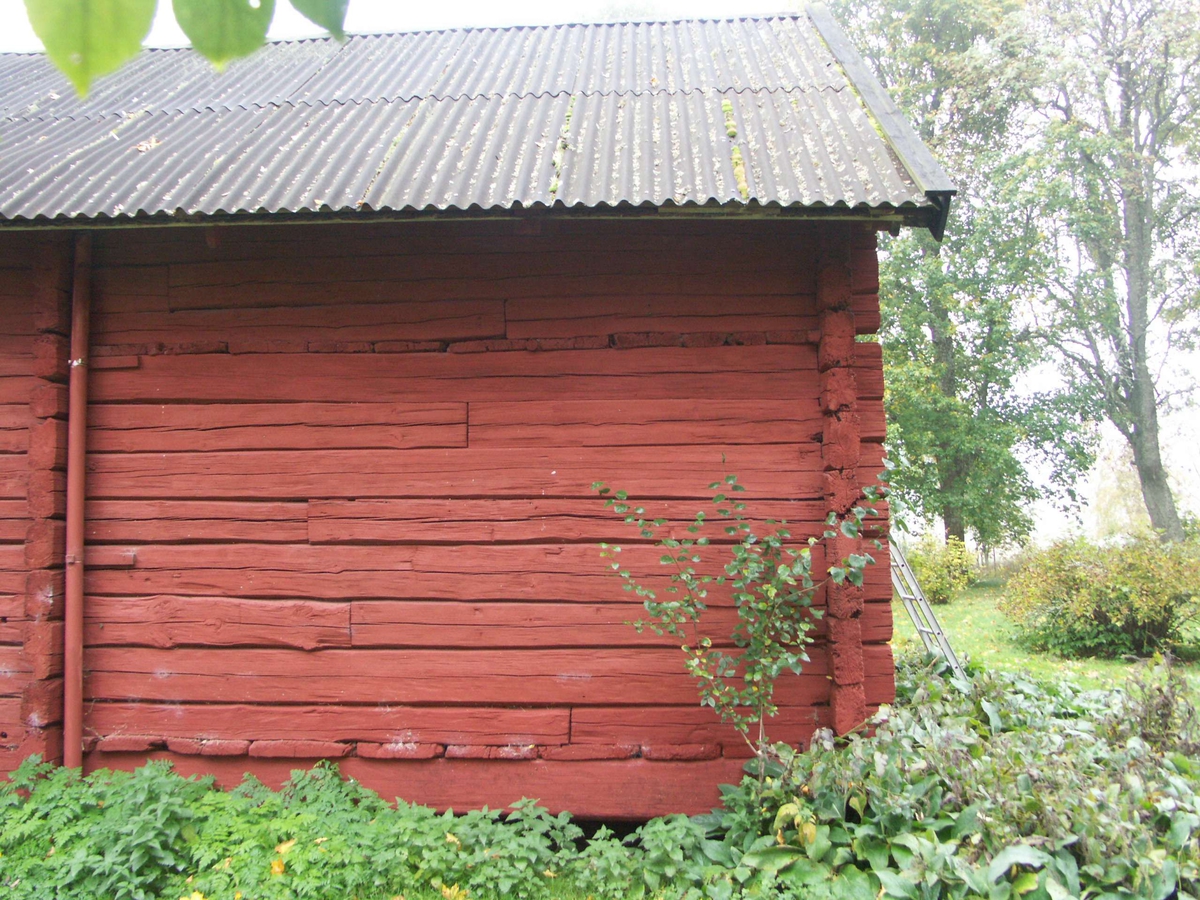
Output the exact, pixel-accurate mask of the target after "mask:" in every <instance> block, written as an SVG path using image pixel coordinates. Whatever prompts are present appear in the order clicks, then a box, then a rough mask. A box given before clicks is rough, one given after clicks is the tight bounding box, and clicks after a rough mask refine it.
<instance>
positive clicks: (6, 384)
mask: <svg viewBox="0 0 1200 900" xmlns="http://www.w3.org/2000/svg"><path fill="white" fill-rule="evenodd" d="M44 383H45V382H43V381H42V379H40V378H34V377H33V376H27V375H0V405H4V404H20V403H28V402H29V397H30V394H31V393H32V392H33V390H34V389H35V388H37V387H38V386H40V385H42V384H44Z"/></svg>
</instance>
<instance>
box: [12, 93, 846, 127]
mask: <svg viewBox="0 0 1200 900" xmlns="http://www.w3.org/2000/svg"><path fill="white" fill-rule="evenodd" d="M849 87H850V85H849V83H846V84H841V85H834V84H825V85H811V84H809V85H806V84H794V85H790V86H786V87H784V86H779V87H740V88H734V87H726V88H722V87H694V88H688V89H686V90H667V89H659V88H655V89H650V90H640V89H638V90H629V91H622V90H603V91H588V90H585V91H569V90H556V91H536V92H535V91H526V92H524V93H513V92H510V93H505V94H499V93H494V94H488V93H480V94H456V95H453V96H435V95H433V94H426V95H417V94H414V95H413V96H411V97H368V98H353V97H352V98H348V99H329V100H323V99H307V98H305V99H291V98H285V99H283V100H278V101H276V100H267V101H263V102H262V103H251V104H250V105H249V106H244V105H242V104H240V103H239V104H231V105H213V104H204V105H203V106H187V107H178V106H177V107H158V108H157V109H151V108H149V107H135V108H131V109H126V110H109V111H106V112H73V113H69V114H64V115H55V114H53V113H36V112H35V113H33V114H30V115H23V114H21V113H20V112H16V113H14V112H3V113H0V121H8V122H34V121H45V122H68V121H70V122H86V121H93V120H100V119H106V118H111V119H119V118H127V117H129V116H131V115H134V114H137V115H142V114H148V115H152V116H153V115H175V114H178V113H181V112H211V113H222V112H236V111H238V110H245V111H251V110H255V109H281V108H283V107H290V108H292V109H299V108H302V107H306V108H308V109H318V108H321V109H328V108H330V107H335V106H337V107H346V106H355V107H360V106H373V105H375V104H377V103H379V104H387V103H413V102H418V103H424V102H425V101H427V100H428V101H433V102H435V103H446V102H449V103H458V102H459V101H463V100H466V101H472V100H507V99H513V100H527V99H534V100H536V99H540V98H543V97H645V96H658V95H661V94H670V95H671V96H677V97H690V96H692V95H695V94H716V95H721V96H728V95H730V94H733V95H736V96H741V95H742V94H747V93H752V94H770V95H776V94H797V93H798V94H806V93H811V92H821V91H832V92H834V93H838V92H841V91H844V90H847V89H848V88H849Z"/></svg>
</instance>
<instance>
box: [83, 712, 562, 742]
mask: <svg viewBox="0 0 1200 900" xmlns="http://www.w3.org/2000/svg"><path fill="white" fill-rule="evenodd" d="M569 722H570V711H569V710H567V709H513V708H506V707H495V706H474V707H461V706H456V707H436V706H434V707H425V706H383V705H378V704H373V705H368V706H339V705H321V706H317V705H311V704H310V705H287V706H261V705H248V704H229V703H211V704H210V703H206V704H175V703H172V704H161V703H97V704H95V705H93V706H92V707H90V708H89V710H88V712H87V719H86V725H87V727H88V728H90V729H92V730H94V731H95V732H96V733H98V734H118V733H121V732H126V733H129V734H146V735H156V736H161V737H185V738H199V739H202V740H203V739H223V740H249V741H256V740H306V739H311V738H312V737H313V736H314V735H319V736H320V738H321V739H322V740H329V741H374V742H379V743H391V742H401V743H438V744H474V745H480V744H482V745H505V744H561V743H566V741H567V739H568V731H569Z"/></svg>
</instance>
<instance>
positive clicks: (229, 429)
mask: <svg viewBox="0 0 1200 900" xmlns="http://www.w3.org/2000/svg"><path fill="white" fill-rule="evenodd" d="M466 445H467V405H466V404H465V403H354V402H346V403H242V404H230V405H219V404H187V403H182V404H171V405H150V404H140V403H134V404H100V405H93V406H92V407H91V408H90V409H89V410H88V450H89V452H93V453H114V452H147V451H153V452H173V453H178V452H185V451H186V452H208V451H214V450H328V449H406V448H419V447H465V446H466Z"/></svg>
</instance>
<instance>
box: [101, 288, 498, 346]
mask: <svg viewBox="0 0 1200 900" xmlns="http://www.w3.org/2000/svg"><path fill="white" fill-rule="evenodd" d="M352 293H353V292H352V291H351V294H352ZM220 294H221V290H220V289H217V290H216V291H215V292H214V294H213V296H214V297H216V296H220ZM214 302H215V301H214ZM349 302H350V303H352V302H353V301H349ZM109 309H111V310H112V311H111V312H102V313H100V314H99V315H97V316H96V317H95V327H94V330H93V333H94V340H95V341H96V342H97V343H103V344H141V343H151V344H155V343H168V344H170V343H177V342H179V341H189V342H198V341H218V342H236V341H245V340H254V341H264V340H273V341H301V342H305V343H307V342H310V341H334V342H359V341H368V342H374V341H401V340H403V341H428V340H441V341H452V340H455V341H464V340H472V339H480V338H489V337H502V336H504V301H503V300H499V299H493V300H473V299H465V300H446V301H431V302H428V303H404V302H387V303H355V304H353V305H339V306H333V307H330V306H290V305H282V306H279V307H276V308H272V309H253V308H251V309H246V308H227V309H185V310H176V311H175V312H170V311H168V310H166V309H163V310H162V311H157V310H151V311H132V310H128V308H127V307H126V305H125V304H124V303H121V304H120V305H117V304H115V303H113V304H111V305H110V306H109Z"/></svg>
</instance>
